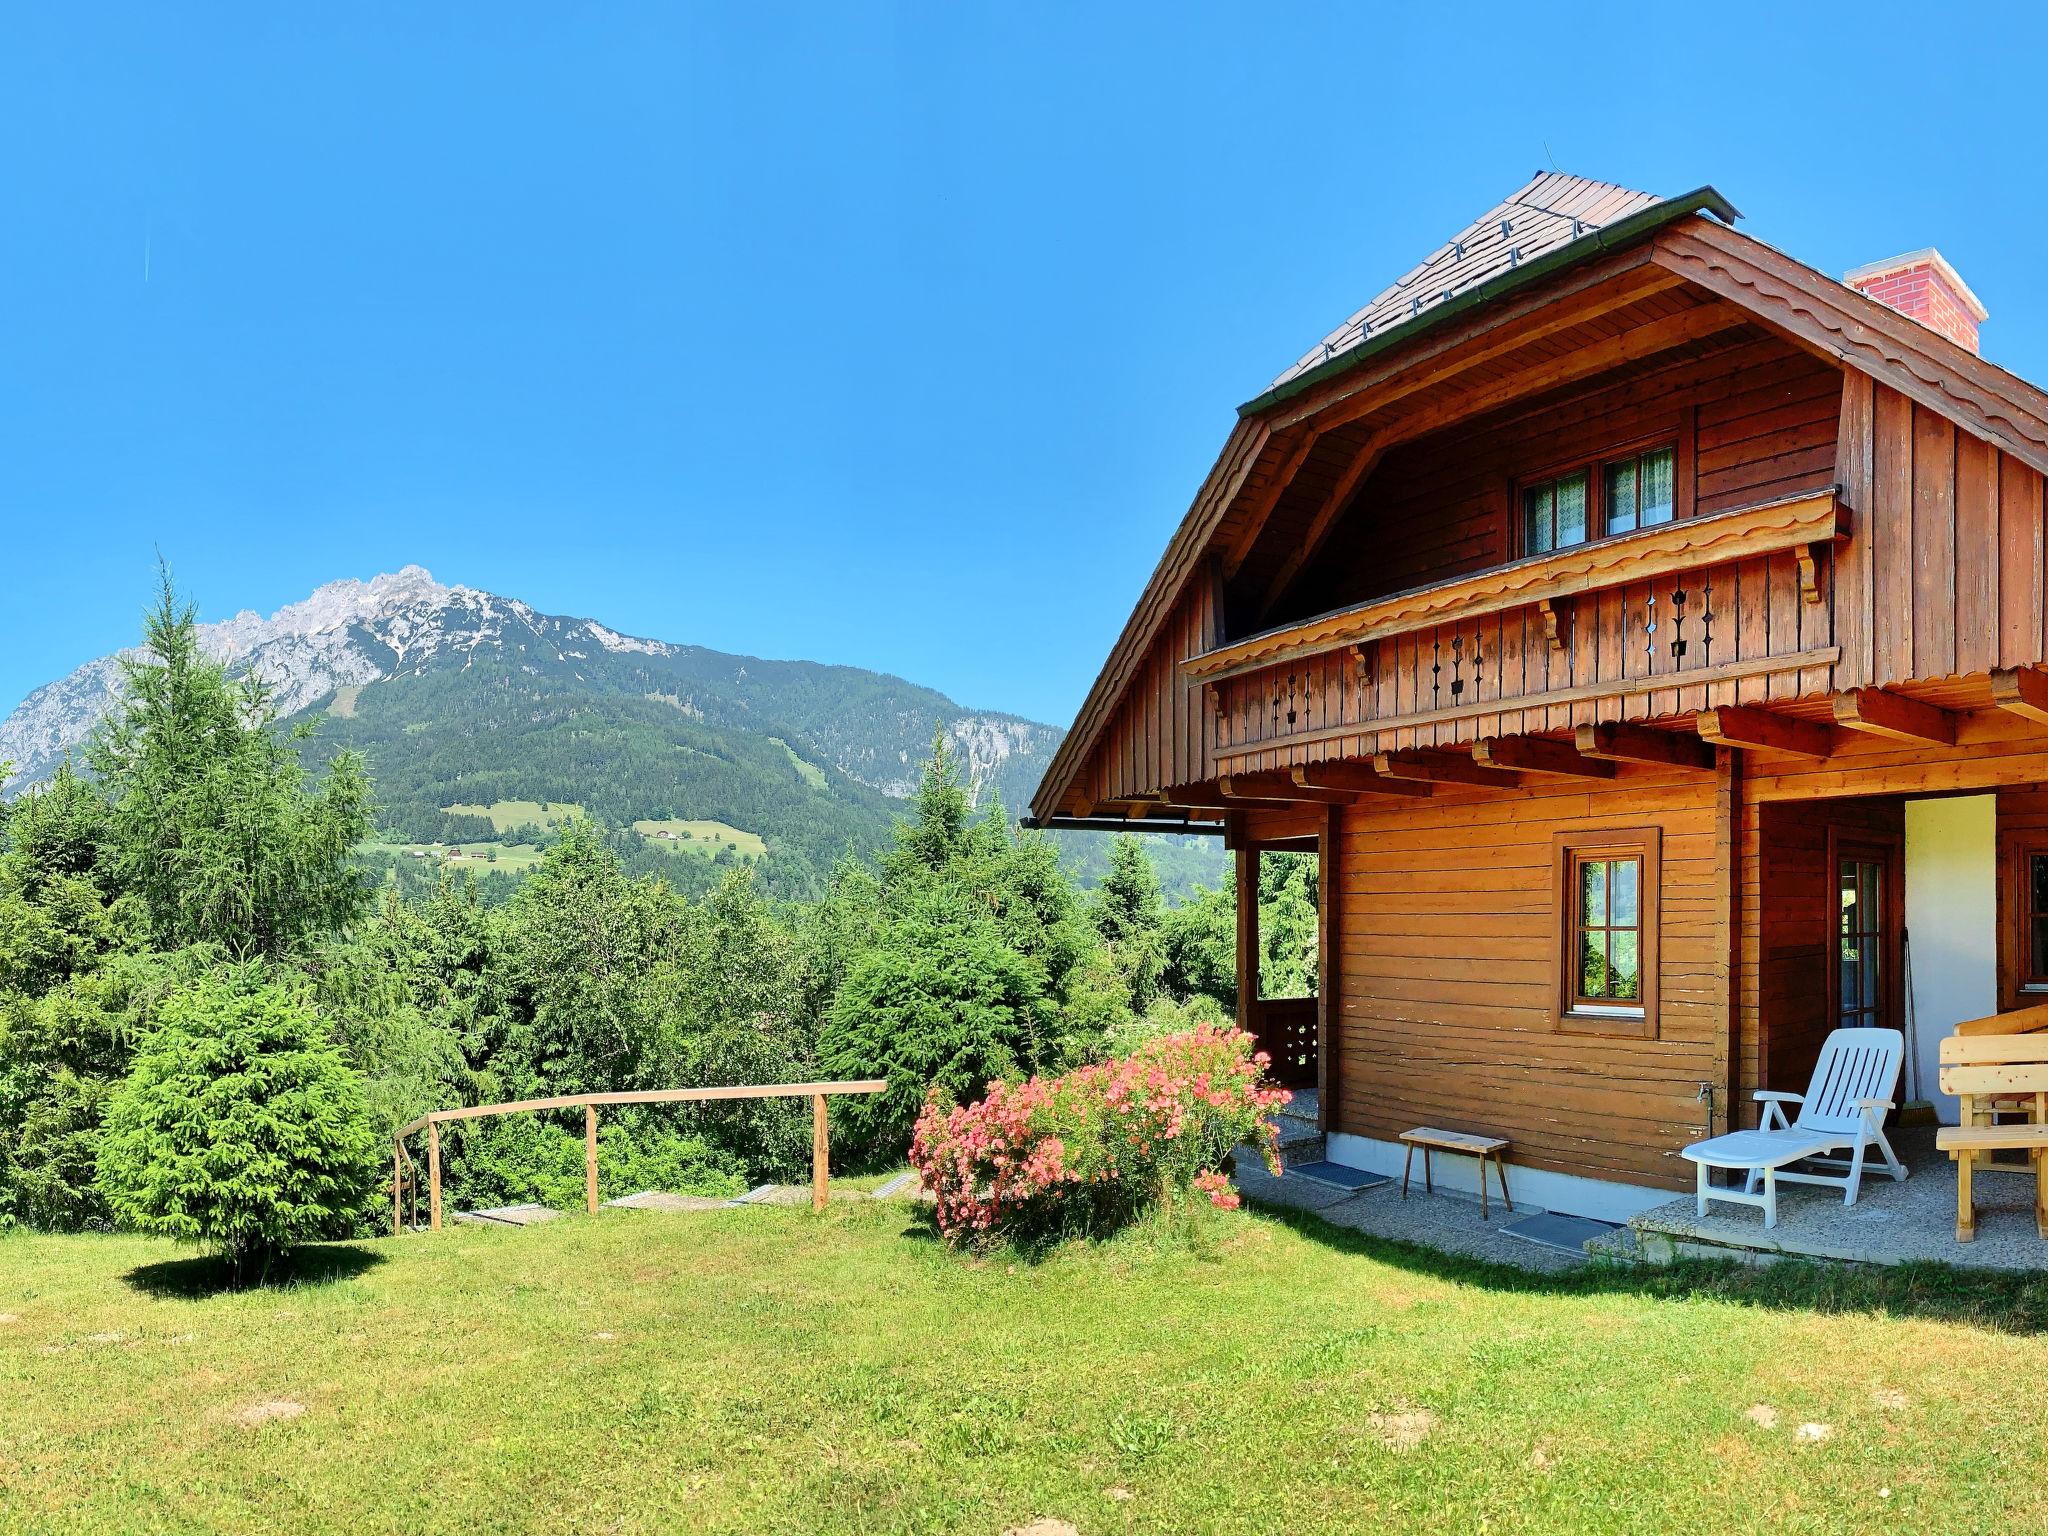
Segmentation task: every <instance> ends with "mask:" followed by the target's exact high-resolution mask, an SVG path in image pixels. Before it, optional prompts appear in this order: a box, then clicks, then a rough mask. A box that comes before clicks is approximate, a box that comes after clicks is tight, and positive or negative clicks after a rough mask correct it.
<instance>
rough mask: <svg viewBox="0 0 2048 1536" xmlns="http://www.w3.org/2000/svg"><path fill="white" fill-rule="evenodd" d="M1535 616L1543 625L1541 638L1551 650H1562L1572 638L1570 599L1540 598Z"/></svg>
mask: <svg viewBox="0 0 2048 1536" xmlns="http://www.w3.org/2000/svg"><path fill="white" fill-rule="evenodd" d="M1536 618H1537V621H1538V622H1539V623H1540V624H1542V626H1543V640H1544V643H1545V644H1546V645H1548V646H1549V647H1550V648H1551V649H1552V650H1553V651H1561V650H1564V649H1565V648H1566V647H1567V646H1569V645H1570V644H1571V640H1572V600H1571V599H1570V598H1568V597H1546V598H1541V599H1539V600H1538V601H1537V604H1536Z"/></svg>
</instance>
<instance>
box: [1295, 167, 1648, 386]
mask: <svg viewBox="0 0 2048 1536" xmlns="http://www.w3.org/2000/svg"><path fill="white" fill-rule="evenodd" d="M1661 201H1662V199H1661V198H1657V197H1654V196H1652V195H1651V194H1650V193H1648V192H1631V191H1630V190H1629V189H1628V188H1627V187H1617V186H1615V185H1614V184H1613V183H1611V182H1605V181H1588V180H1587V179H1586V178H1585V177H1583V176H1567V175H1565V174H1564V173H1563V172H1562V171H1545V172H1540V173H1539V174H1538V175H1537V176H1536V178H1535V179H1534V180H1533V181H1531V182H1530V183H1529V184H1528V185H1527V186H1525V187H1523V188H1521V189H1520V190H1518V191H1516V192H1512V193H1510V194H1509V195H1508V197H1507V199H1506V200H1505V201H1503V202H1502V203H1500V204H1499V205H1498V206H1496V207H1494V208H1492V209H1489V210H1488V211H1487V212H1486V213H1484V214H1482V215H1480V217H1478V218H1477V219H1474V220H1473V221H1472V222H1471V223H1470V224H1468V225H1466V226H1465V228H1464V229H1462V230H1460V231H1459V232H1458V233H1457V234H1456V235H1454V236H1453V237H1452V238H1451V239H1450V240H1448V241H1446V242H1445V243H1444V244H1443V245H1441V246H1439V247H1438V248H1437V249H1436V250H1434V251H1432V252H1431V253H1430V254H1429V256H1428V257H1427V258H1426V259H1425V260H1424V261H1423V262H1422V264H1421V265H1420V266H1418V267H1416V268H1415V269H1414V270H1413V271H1411V272H1409V273H1408V274H1407V275H1406V276H1405V277H1403V278H1401V279H1399V280H1398V281H1397V282H1396V283H1395V284H1394V285H1393V286H1392V287H1391V288H1388V289H1387V290H1385V291H1384V292H1383V293H1381V294H1380V295H1379V296H1378V297H1377V298H1375V299H1374V300H1373V301H1372V302H1371V303H1370V304H1368V305H1366V306H1365V308H1363V309H1361V310H1360V311H1359V312H1358V313H1357V314H1355V315H1353V316H1352V317H1351V318H1350V319H1349V320H1346V321H1345V322H1344V323H1343V324H1342V325H1340V326H1338V327H1337V329H1336V330H1334V331H1332V332H1330V334H1329V335H1328V336H1326V337H1324V338H1323V340H1322V341H1321V342H1320V343H1319V344H1318V345H1317V346H1315V347H1314V348H1312V349H1311V350H1310V351H1309V352H1307V353H1306V354H1304V355H1303V357H1302V358H1301V360H1300V361H1299V362H1297V363H1296V364H1295V365H1294V366H1293V367H1291V368H1289V369H1288V370H1287V371H1286V372H1285V373H1283V374H1281V375H1280V377H1279V378H1277V379H1275V380H1274V381H1273V386H1274V387H1275V388H1276V389H1277V388H1278V387H1280V386H1281V385H1283V384H1286V383H1287V382H1289V381H1290V380H1292V379H1294V378H1296V377H1298V376H1299V375H1301V374H1303V373H1306V372H1307V371H1308V370H1310V369H1311V368H1317V367H1320V366H1321V365H1322V364H1324V363H1326V362H1328V361H1329V360H1330V359H1331V358H1333V357H1336V356H1338V355H1339V354H1341V353H1343V352H1345V351H1347V350H1348V349H1350V348H1352V347H1355V346H1357V345H1358V344H1359V343H1360V342H1362V341H1368V340H1373V339H1375V338H1378V337H1381V336H1384V335H1386V334H1387V332H1389V331H1391V330H1393V329H1395V328H1396V327H1398V326H1400V325H1403V324H1405V323H1406V322H1408V321H1410V320H1413V319H1415V318H1417V317H1418V316H1421V315H1426V314H1428V313H1429V312H1430V310H1431V309H1432V308H1434V307H1435V306H1437V305H1439V304H1442V303H1444V302H1445V301H1446V300H1448V299H1451V298H1454V297H1456V296H1457V295H1458V294H1459V293H1462V292H1463V291H1465V290H1466V289H1468V288H1472V287H1474V286H1476V285H1478V284H1480V283H1483V282H1485V281H1486V280H1487V279H1488V278H1492V277H1498V276H1499V275H1500V274H1501V273H1503V272H1508V271H1512V270H1513V269H1514V268H1515V267H1517V266H1520V265H1521V264H1523V263H1524V262H1528V261H1532V260H1534V259H1535V258H1536V257H1539V256H1545V255H1548V254H1549V253H1550V252H1552V251H1555V250H1558V249H1560V248H1561V247H1563V246H1567V245H1569V244H1571V242H1572V241H1574V240H1579V239H1584V238H1586V237H1588V236H1590V235H1593V234H1595V233H1597V232H1598V231H1599V230H1601V229H1603V228H1605V227H1606V226H1607V225H1609V224H1612V223H1614V222H1616V221H1617V220H1619V219H1625V218H1627V217H1628V216H1629V215H1630V214H1632V213H1640V212H1641V211H1642V210H1643V209H1645V208H1652V207H1655V206H1656V205H1657V204H1658V203H1659V202H1661Z"/></svg>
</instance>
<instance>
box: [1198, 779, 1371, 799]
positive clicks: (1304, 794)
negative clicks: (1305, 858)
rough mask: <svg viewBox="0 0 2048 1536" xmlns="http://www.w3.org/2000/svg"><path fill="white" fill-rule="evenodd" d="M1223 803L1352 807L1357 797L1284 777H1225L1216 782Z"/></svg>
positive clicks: (1338, 790)
mask: <svg viewBox="0 0 2048 1536" xmlns="http://www.w3.org/2000/svg"><path fill="white" fill-rule="evenodd" d="M1216 787H1217V788H1218V789H1219V790H1221V791H1222V792H1223V797H1224V798H1225V799H1226V800H1310V801H1314V802H1316V803H1318V804H1321V805H1355V804H1357V802H1358V796H1356V795H1354V794H1351V793H1350V792H1348V791H1346V790H1341V789H1315V788H1311V787H1307V786H1304V785H1300V784H1297V783H1295V782H1294V780H1293V779H1292V778H1291V777H1290V776H1289V775H1287V774H1285V773H1278V772H1262V773H1226V774H1223V775H1222V776H1220V777H1219V778H1218V779H1217V780H1216Z"/></svg>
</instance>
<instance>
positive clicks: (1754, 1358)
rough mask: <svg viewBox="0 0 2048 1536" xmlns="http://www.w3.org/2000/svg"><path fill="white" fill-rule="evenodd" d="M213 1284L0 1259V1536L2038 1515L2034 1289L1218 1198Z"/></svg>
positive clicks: (651, 1222)
mask: <svg viewBox="0 0 2048 1536" xmlns="http://www.w3.org/2000/svg"><path fill="white" fill-rule="evenodd" d="M216 1284H217V1278H216V1276H215V1275H214V1273H213V1272H212V1270H211V1269H210V1267H209V1266H207V1265H206V1264H205V1263H204V1262H203V1261H198V1260H192V1259H186V1258H181V1257H180V1256H179V1254H178V1252H177V1251H176V1250H174V1249H172V1248H171V1247H169V1246H168V1245H166V1244H163V1243H160V1242H155V1241H149V1240H143V1239H137V1238H129V1237H69V1238H44V1237H25V1236H17V1237H13V1238H9V1239H6V1240H0V1319H4V1320H0V1522H4V1523H5V1525H6V1526H7V1527H8V1528H12V1529H21V1530H30V1529H32V1530H36V1531H50V1532H85V1531H109V1530H162V1531H224V1532H255V1531H267V1530H287V1529H288V1530H293V1531H315V1532H318V1531H335V1532H341V1531H349V1532H385V1531H405V1532H457V1531H478V1530H490V1531H512V1532H528V1531H531V1532H540V1531H549V1532H554V1531H564V1532H620V1533H634V1532H655V1531H672V1530H690V1531H735V1530H763V1531H789V1532H799V1531H801V1532H851V1531H861V1532H877V1531H883V1532H885V1531H901V1532H911V1531H915V1532H936V1531H963V1532H976V1533H985V1536H994V1533H996V1532H999V1531H1001V1530H1003V1529H1004V1528H1005V1527H1006V1526H1011V1525H1019V1524H1023V1523H1025V1522H1027V1521H1029V1520H1031V1519H1033V1518H1036V1517H1041V1516H1053V1517H1058V1518H1061V1519H1065V1520H1070V1521H1072V1522H1073V1523H1074V1524H1075V1525H1076V1526H1078V1527H1079V1528H1080V1530H1081V1531H1083V1532H1087V1533H1096V1532H1105V1531H1112V1532H1150V1531H1203V1532H1207V1531H1215V1532H1246V1533H1253V1532H1257V1533H1265V1532H1272V1531H1312V1530H1325V1529H1358V1530H1376V1529H1377V1530H1439V1531H1447V1532H1448V1531H1482V1530H1483V1531H1489V1532H1530V1531H1572V1532H1610V1531H1612V1532H1622V1531H1643V1530H1660V1531H1661V1530H1668V1531H1683V1532H1687V1533H1716V1532H1743V1533H1749V1532H1753V1531H1759V1530H1770V1531H1780V1532H1837V1531H1841V1532H1848V1531H1862V1530H1877V1529H1883V1530H1898V1531H1928V1530H1940V1531H1944V1532H1969V1531H1992V1530H1996V1531H2001V1532H2009V1531H2021V1530H2037V1529H2042V1528H2043V1527H2044V1525H2048V1485H2044V1483H2043V1481H2042V1480H2041V1479H2040V1478H2039V1477H2038V1475H2037V1473H2038V1470H2039V1465H2040V1460H2039V1458H2040V1449H2041V1445H2042V1443H2043V1436H2044V1434H2048V1394H2043V1393H2042V1391H2041V1390H2040V1383H2041V1379H2042V1364H2043V1347H2044V1344H2043V1339H2042V1338H2041V1337H2040V1332H2039V1331H2040V1330H2041V1329H2042V1328H2043V1327H2044V1326H2048V1280H2042V1279H2009V1278H2001V1277H1997V1276H1974V1277H1969V1278H1965V1277H1962V1276H1960V1275H1958V1274H1956V1273H1955V1272H1953V1271H1947V1270H1941V1269H1924V1270H1915V1271H1908V1272H1901V1273H1888V1274H1876V1275H1867V1274H1861V1273H1850V1272H1843V1271H1834V1270H1825V1269H1819V1268H1814V1267H1809V1266H1804V1265H1798V1264H1781V1265H1779V1266H1776V1267H1775V1268H1772V1269H1769V1270H1763V1271H1755V1272H1751V1271H1731V1270H1721V1269H1706V1268H1688V1269H1680V1270H1677V1271H1672V1272H1668V1273H1661V1274H1657V1273H1646V1274H1635V1273H1630V1272H1623V1271H1604V1272H1593V1273H1590V1274H1586V1275H1581V1276H1576V1277H1563V1278H1557V1277H1541V1276H1530V1275H1525V1274H1522V1273H1520V1272H1516V1271H1506V1270H1500V1269H1495V1268H1492V1267H1489V1266H1486V1265H1482V1264H1478V1263H1474V1262H1472V1261H1466V1260H1457V1259H1450V1258H1446V1257H1442V1256H1438V1255H1433V1254H1427V1253H1423V1252H1420V1251H1418V1250H1414V1249H1410V1248H1406V1247H1402V1246H1399V1245H1395V1244H1389V1243H1385V1242H1381V1241H1378V1240H1375V1239H1371V1238H1365V1237H1361V1236H1358V1235H1356V1234H1350V1233H1340V1232H1338V1231H1336V1230H1334V1229H1332V1228H1329V1227H1327V1226H1324V1225H1322V1224H1321V1223H1319V1222H1317V1221H1316V1220H1315V1219H1314V1218H1313V1217H1297V1216H1289V1217H1276V1216H1261V1215H1249V1214H1241V1215H1237V1216H1232V1217H1226V1218H1219V1219H1218V1220H1217V1221H1216V1223H1215V1224H1214V1227H1213V1230H1212V1232H1211V1234H1210V1236H1209V1237H1208V1238H1207V1239H1206V1241H1205V1242H1204V1243H1202V1244H1200V1245H1197V1246H1195V1247H1192V1248H1191V1247H1188V1246H1185V1245H1174V1244H1168V1243H1161V1242H1158V1241H1156V1240H1154V1239H1152V1238H1150V1237H1149V1236H1148V1235H1147V1234H1136V1235H1133V1236H1131V1237H1129V1238H1126V1239H1124V1240H1120V1241H1118V1242H1115V1243H1110V1244H1106V1245H1101V1246H1098V1247H1094V1248H1085V1247H1084V1248H1070V1249H1066V1250H1062V1251H1059V1252H1057V1253H1055V1254H1053V1255H1052V1256H1051V1257H1049V1258H1048V1259H1046V1260H1045V1261H1043V1262H1040V1263H1027V1262H1024V1261H1022V1260H1017V1259H1010V1258H1006V1257H1000V1256H999V1257H996V1258H993V1259H986V1260H974V1259H970V1258H964V1257H961V1256H959V1255H956V1254H953V1253H950V1252H948V1251H947V1250H946V1249H944V1248H943V1247H941V1246H940V1245H939V1244H938V1243H937V1242H935V1241H934V1240H932V1239H931V1238H930V1236H929V1235H928V1234H927V1233H926V1231H925V1229H924V1227H923V1225H922V1223H921V1220H920V1218H919V1217H918V1215H917V1214H916V1213H914V1212H913V1211H911V1210H910V1209H909V1208H907V1207H905V1206H902V1205H899V1204H894V1203H873V1204H851V1205H845V1206H834V1207H833V1209H832V1210H831V1211H830V1212H828V1213H827V1214H826V1215H825V1216H824V1217H823V1218H817V1217H813V1216H812V1215H811V1214H810V1213H809V1212H808V1211H807V1210H804V1209H760V1208H756V1209H743V1210H735V1211H729V1212H719V1213H714V1214H710V1215H704V1216H687V1217H685V1216H674V1217H660V1216H652V1215H647V1214H643V1213H637V1212H626V1211H617V1212H604V1213H601V1214H599V1215H598V1216H597V1217H595V1218H586V1217H576V1218H573V1219H570V1220H565V1221H559V1222H555V1223H553V1224H551V1225H548V1226H543V1227H533V1228H528V1229H525V1230H502V1229H501V1230H493V1229H472V1228H461V1229H453V1230H450V1231H447V1232H444V1233H441V1234H439V1235H434V1236H428V1235H422V1236H417V1237H408V1238H403V1239H395V1240H380V1241H374V1242H364V1243H360V1244H354V1245H344V1246H337V1247H331V1248H325V1249H316V1250H312V1251H311V1252H310V1254H309V1258H308V1261H307V1262H306V1263H305V1264H304V1265H303V1266H302V1269H301V1271H300V1273H299V1275H298V1277H297V1278H296V1279H295V1280H294V1281H292V1282H291V1283H288V1284H284V1285H280V1286H274V1287H273V1288H270V1289H267V1290H262V1291H255V1292H245V1293H239V1294H237V1293H231V1292H224V1291H220V1290H218V1289H216ZM1763 1409H1768V1410H1769V1411H1768V1412H1764V1411H1761V1410H1763ZM1766 1420H1768V1421H1770V1422H1769V1423H1766V1422H1762V1421H1766ZM1808 1424H1810V1425H1824V1426H1826V1427H1827V1428H1826V1432H1825V1435H1824V1437H1817V1436H1819V1432H1818V1431H1810V1432H1809V1435H1808V1438H1803V1439H1802V1438H1801V1435H1800V1430H1799V1427H1800V1426H1801V1425H1808Z"/></svg>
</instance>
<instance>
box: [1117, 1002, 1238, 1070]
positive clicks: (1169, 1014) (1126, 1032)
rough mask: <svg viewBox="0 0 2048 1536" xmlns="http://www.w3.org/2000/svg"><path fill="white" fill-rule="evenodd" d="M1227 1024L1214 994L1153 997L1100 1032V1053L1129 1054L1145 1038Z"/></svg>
mask: <svg viewBox="0 0 2048 1536" xmlns="http://www.w3.org/2000/svg"><path fill="white" fill-rule="evenodd" d="M1229 1027H1230V1020H1229V1019H1228V1018H1227V1017H1226V1016H1225V1015H1224V1012H1223V1005H1222V1004H1221V1003H1219V1002H1217V1001H1216V999H1215V998H1213V997H1207V996H1204V995H1202V994H1200V993H1197V994H1196V995H1195V996H1193V997H1189V998H1181V999H1175V998H1171V997H1164V996H1161V997H1155V998H1153V999H1152V1006H1151V1007H1149V1008H1147V1009H1146V1010H1145V1011H1144V1012H1143V1013H1139V1014H1131V1015H1129V1016H1127V1017H1125V1018H1123V1019H1121V1020H1119V1021H1118V1022H1117V1023H1116V1024H1115V1025H1114V1026H1113V1027H1112V1028H1111V1029H1110V1030H1109V1031H1108V1032H1107V1033H1106V1034H1105V1035H1104V1036H1103V1039H1102V1052H1101V1054H1102V1055H1103V1056H1105V1057H1111V1056H1128V1055H1130V1054H1131V1052H1133V1051H1135V1050H1136V1049H1137V1048H1138V1047H1139V1046H1141V1045H1143V1044H1144V1043H1145V1042H1146V1041H1147V1040H1157V1039H1159V1038H1160V1037H1161V1036H1162V1035H1184V1034H1186V1033H1187V1032H1188V1031H1189V1030H1192V1029H1203V1028H1210V1029H1228V1028H1229Z"/></svg>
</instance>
